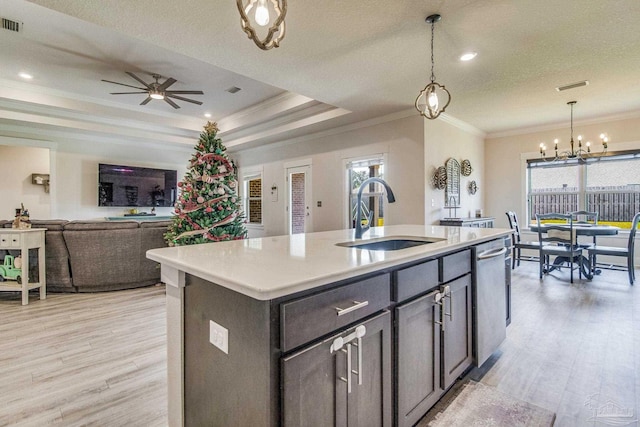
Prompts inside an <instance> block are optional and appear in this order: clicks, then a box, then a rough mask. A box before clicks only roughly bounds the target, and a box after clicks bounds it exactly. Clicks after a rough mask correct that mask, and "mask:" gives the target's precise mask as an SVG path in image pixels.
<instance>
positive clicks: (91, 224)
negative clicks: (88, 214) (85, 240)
mask: <svg viewBox="0 0 640 427" xmlns="http://www.w3.org/2000/svg"><path fill="white" fill-rule="evenodd" d="M139 227H140V224H139V223H138V221H100V220H97V221H71V222H69V223H67V224H66V225H65V226H64V229H65V230H71V231H80V230H123V229H131V228H139Z"/></svg>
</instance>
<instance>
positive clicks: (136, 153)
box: [51, 141, 197, 219]
mask: <svg viewBox="0 0 640 427" xmlns="http://www.w3.org/2000/svg"><path fill="white" fill-rule="evenodd" d="M196 142H197V141H194V145H195V143H196ZM87 145H88V147H71V146H65V147H62V148H58V149H57V150H53V152H52V156H51V157H52V163H51V164H52V167H51V169H52V179H53V182H54V183H55V186H54V188H53V189H52V197H53V202H52V212H51V215H52V216H53V217H54V218H63V219H102V218H104V217H107V216H121V215H123V214H124V213H126V212H127V210H128V209H127V208H122V207H98V163H113V164H124V165H130V166H142V167H150V168H159V169H176V170H177V171H178V181H180V180H182V178H183V177H184V174H185V172H186V170H187V163H188V161H189V159H190V158H191V155H192V154H193V149H187V148H184V149H182V148H181V149H175V148H172V149H170V148H166V147H163V148H158V147H156V148H152V147H144V146H127V145H124V144H122V145H121V144H103V143H100V144H87ZM70 150H74V151H70ZM150 209H151V207H148V209H144V208H139V210H141V211H142V210H147V211H149V210H150ZM172 211H173V208H170V207H160V208H156V214H157V215H169V214H170V213H171V212H172Z"/></svg>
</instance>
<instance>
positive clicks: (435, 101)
mask: <svg viewBox="0 0 640 427" xmlns="http://www.w3.org/2000/svg"><path fill="white" fill-rule="evenodd" d="M441 18H442V17H441V16H440V15H438V14H435V15H429V16H427V19H426V20H425V21H426V22H427V24H431V83H429V84H428V85H426V86H425V88H424V89H422V90H421V91H420V94H419V95H418V98H416V109H417V110H418V111H419V112H420V114H421V115H423V116H424V117H426V118H427V119H430V120H433V119H437V118H438V116H439V115H440V114H441V113H443V112H444V110H445V108H447V107H448V106H449V102H451V94H450V93H449V91H448V90H447V89H446V88H445V87H444V86H443V85H441V84H439V83H436V75H435V73H434V71H433V68H434V61H433V33H434V27H435V24H436V22H438V21H440V19H441ZM445 96H446V102H444V100H445Z"/></svg>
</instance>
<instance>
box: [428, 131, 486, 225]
mask: <svg viewBox="0 0 640 427" xmlns="http://www.w3.org/2000/svg"><path fill="white" fill-rule="evenodd" d="M424 144H425V145H424V146H425V149H424V164H425V165H426V167H425V183H426V185H425V197H424V204H425V207H424V209H425V224H438V222H439V220H440V219H442V218H446V217H449V212H451V216H454V211H453V210H451V211H450V210H449V209H448V208H445V207H444V205H445V191H444V190H438V189H435V188H434V187H433V185H432V177H433V174H434V172H435V170H436V168H437V167H439V166H444V164H445V162H446V161H447V160H448V159H449V158H452V157H453V158H455V159H456V160H458V162H460V163H462V161H463V160H465V159H468V160H469V161H470V162H471V167H472V168H473V171H472V173H471V175H470V176H460V205H461V207H460V208H459V209H457V211H456V213H455V215H456V216H457V217H468V216H475V212H476V209H483V210H484V216H493V215H492V213H491V212H490V211H489V210H488V209H485V208H484V204H483V198H484V195H485V194H486V189H485V184H484V170H485V165H484V159H485V153H484V135H483V134H482V133H480V132H478V131H474V130H468V129H463V128H462V126H460V125H458V124H456V123H454V122H449V121H445V120H442V119H436V120H427V119H425V126H424ZM471 181H476V184H477V186H478V191H477V192H476V194H475V195H471V194H469V191H468V190H467V186H468V184H469V182H471Z"/></svg>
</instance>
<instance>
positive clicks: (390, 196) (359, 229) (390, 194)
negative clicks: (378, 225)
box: [356, 177, 396, 239]
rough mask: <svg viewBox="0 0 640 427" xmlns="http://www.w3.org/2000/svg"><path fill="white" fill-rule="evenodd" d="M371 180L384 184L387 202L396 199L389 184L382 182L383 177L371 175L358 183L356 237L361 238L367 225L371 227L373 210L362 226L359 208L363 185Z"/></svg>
mask: <svg viewBox="0 0 640 427" xmlns="http://www.w3.org/2000/svg"><path fill="white" fill-rule="evenodd" d="M372 182H379V183H380V184H382V185H384V189H385V190H386V191H387V200H388V201H389V203H393V202H395V201H396V197H395V196H394V195H393V191H391V187H389V184H387V183H386V182H384V180H383V179H381V178H376V177H373V178H369V179H367V180H365V181H364V182H363V183H362V185H360V189H358V201H357V202H356V203H357V205H356V239H362V233H364V232H365V231H367V230H368V229H369V227H371V226H370V224H371V221H373V212H369V218H367V225H366V226H363V225H362V213H361V209H360V205H361V204H362V191H363V190H364V187H365V186H366V185H369V184H371V183H372Z"/></svg>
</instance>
